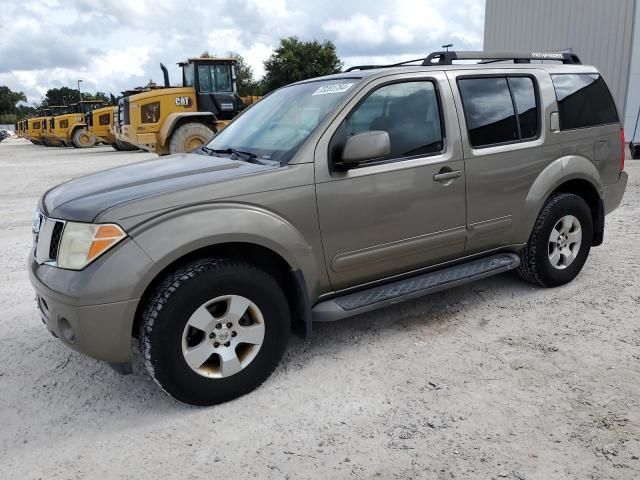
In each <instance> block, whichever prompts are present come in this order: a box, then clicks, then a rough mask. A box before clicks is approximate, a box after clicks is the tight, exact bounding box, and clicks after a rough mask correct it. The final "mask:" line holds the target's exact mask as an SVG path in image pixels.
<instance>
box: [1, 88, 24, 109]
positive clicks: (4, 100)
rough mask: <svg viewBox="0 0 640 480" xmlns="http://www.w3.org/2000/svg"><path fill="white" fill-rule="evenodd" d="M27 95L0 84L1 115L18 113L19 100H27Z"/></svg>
mask: <svg viewBox="0 0 640 480" xmlns="http://www.w3.org/2000/svg"><path fill="white" fill-rule="evenodd" d="M26 101H27V97H26V96H25V94H24V93H22V92H14V91H12V90H11V89H10V88H9V87H7V86H5V85H0V115H13V114H15V113H16V105H17V103H18V102H26Z"/></svg>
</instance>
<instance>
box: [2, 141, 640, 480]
mask: <svg viewBox="0 0 640 480" xmlns="http://www.w3.org/2000/svg"><path fill="white" fill-rule="evenodd" d="M151 156H152V155H150V154H147V153H124V152H115V151H112V150H111V149H110V148H107V147H99V148H94V149H90V150H77V149H61V148H45V147H37V146H33V145H30V144H28V143H26V142H21V141H16V140H7V141H5V142H2V144H0V172H1V173H0V175H1V176H2V189H0V220H1V221H0V262H1V263H0V266H1V268H0V285H1V288H0V308H1V309H2V313H3V315H2V321H1V322H0V392H1V393H0V425H1V428H0V478H24V479H30V478H34V479H35V478H47V479H51V478H60V479H68V478H104V479H108V478H194V479H196V478H203V477H205V476H212V477H214V478H220V477H222V478H274V479H281V478H290V479H299V478H318V479H327V478H355V479H359V478H371V477H373V478H382V479H388V478H400V479H408V478H433V479H452V478H474V479H475V478H486V479H490V478H495V479H503V478H506V479H516V480H524V479H527V480H530V479H542V480H549V479H578V478H580V479H609V478H610V479H614V478H615V479H635V478H638V477H640V460H639V459H638V458H639V456H640V350H639V346H640V327H639V324H640V313H639V306H640V294H639V293H638V292H640V183H639V179H640V162H637V161H628V162H627V170H628V172H629V174H630V181H629V186H628V188H627V193H626V195H625V197H624V200H623V203H622V206H621V207H620V209H618V210H617V211H616V212H614V214H612V215H611V216H610V217H608V218H607V231H606V235H605V243H604V245H602V246H601V247H598V248H595V249H594V250H593V251H592V253H591V256H590V258H589V260H588V262H587V264H586V266H585V269H584V270H583V272H582V273H581V275H580V276H579V277H578V278H577V279H576V281H574V282H573V283H571V284H569V285H566V286H564V287H561V288H557V289H550V290H545V289H540V288H535V287H532V286H531V285H529V284H526V283H524V282H522V281H520V280H519V278H518V277H517V275H515V274H512V273H510V274H505V275H502V276H499V277H494V278H491V279H486V280H484V281H481V282H478V283H475V284H472V285H467V286H464V287H460V288H456V289H453V290H449V291H446V292H442V293H438V294H434V295H432V296H430V297H425V298H423V299H421V300H418V301H413V302H408V303H405V304H402V305H398V306H395V307H393V308H387V309H385V310H382V311H378V312H375V313H372V314H367V315H362V316H360V317H357V318H354V319H351V320H347V321H344V322H340V323H335V324H319V325H316V326H315V334H314V336H313V338H312V339H311V340H310V341H308V342H305V341H302V340H299V339H297V338H293V339H292V341H291V345H290V348H289V350H288V352H287V354H286V357H285V359H284V361H283V363H282V365H281V366H280V367H279V368H278V369H277V370H276V372H275V374H274V375H273V376H272V377H271V378H270V379H269V380H268V381H267V382H266V383H265V384H264V385H263V386H262V387H261V388H260V389H258V390H257V391H256V392H254V393H252V394H250V395H247V396H245V397H243V398H241V399H238V400H236V401H233V402H230V403H227V404H224V405H220V406H217V407H213V408H206V409H202V408H191V407H187V406H184V405H181V404H179V403H176V402H174V401H173V400H171V399H170V398H168V397H166V396H165V395H164V394H163V393H162V392H161V391H160V390H159V389H158V388H157V387H156V385H155V384H154V383H153V382H152V381H151V380H150V379H149V377H148V376H147V375H146V374H145V372H144V369H143V366H142V364H141V362H140V361H139V358H138V357H136V359H135V362H134V370H135V372H134V375H130V376H127V377H122V376H118V375H117V374H116V373H114V372H113V371H111V370H110V369H109V367H107V366H106V365H104V364H102V363H99V362H97V361H94V360H91V359H88V358H86V357H84V356H82V355H79V354H77V353H74V352H72V351H70V350H68V349H67V348H65V347H64V346H63V345H62V344H61V343H60V342H59V341H57V340H55V339H54V338H53V337H51V335H49V334H48V333H47V331H46V330H45V328H44V327H43V325H42V323H41V321H40V319H39V318H38V314H37V311H36V309H35V304H34V301H33V290H32V288H31V286H30V284H29V280H28V278H27V272H26V268H25V261H26V256H27V253H28V251H29V248H30V244H31V234H30V224H31V219H32V217H33V210H34V208H35V206H36V202H37V199H38V197H39V196H40V194H41V193H42V192H44V191H45V190H46V189H48V188H49V187H51V186H53V185H55V184H57V183H59V182H62V181H64V180H67V179H70V178H73V177H77V176H80V175H82V174H85V173H89V172H93V171H97V170H102V169H105V168H110V167H112V166H116V165H121V164H125V163H130V162H135V161H140V160H143V159H146V158H149V157H151Z"/></svg>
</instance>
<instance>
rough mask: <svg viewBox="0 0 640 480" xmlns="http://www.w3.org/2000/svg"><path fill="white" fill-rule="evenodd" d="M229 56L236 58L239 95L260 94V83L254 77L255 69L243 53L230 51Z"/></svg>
mask: <svg viewBox="0 0 640 480" xmlns="http://www.w3.org/2000/svg"><path fill="white" fill-rule="evenodd" d="M229 56H230V57H231V58H234V59H235V60H236V86H237V87H238V95H240V96H241V97H244V96H246V95H260V85H259V83H258V82H256V81H255V79H254V78H253V69H252V68H251V66H250V65H248V64H247V62H246V61H245V59H244V58H243V57H242V55H239V54H237V53H231V52H229Z"/></svg>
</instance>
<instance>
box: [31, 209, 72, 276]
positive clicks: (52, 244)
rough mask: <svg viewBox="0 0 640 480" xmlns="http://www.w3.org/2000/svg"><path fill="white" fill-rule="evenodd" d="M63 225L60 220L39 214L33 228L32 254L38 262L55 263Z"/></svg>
mask: <svg viewBox="0 0 640 480" xmlns="http://www.w3.org/2000/svg"><path fill="white" fill-rule="evenodd" d="M64 226H65V222H64V221H62V220H56V219H53V218H47V217H45V216H44V215H42V214H39V218H38V220H37V221H35V222H34V228H33V241H34V255H35V257H36V260H37V262H38V263H41V264H42V263H46V264H49V265H55V264H56V261H57V259H58V250H59V249H60V242H61V240H62V233H63V231H64Z"/></svg>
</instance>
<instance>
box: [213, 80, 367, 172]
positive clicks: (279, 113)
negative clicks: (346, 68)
mask: <svg viewBox="0 0 640 480" xmlns="http://www.w3.org/2000/svg"><path fill="white" fill-rule="evenodd" d="M356 81H357V80H356V79H344V78H343V79H340V80H333V81H324V82H310V83H302V84H298V85H292V86H290V87H284V88H282V89H280V90H276V91H275V92H273V93H272V94H271V95H269V96H267V97H265V98H264V99H263V100H261V101H259V102H258V103H256V104H255V105H254V106H252V107H251V108H250V109H249V110H247V111H246V112H245V113H244V114H242V116H241V117H239V118H238V119H237V120H235V121H234V122H233V123H231V124H230V125H229V126H228V127H226V128H225V129H224V130H222V131H221V132H220V133H219V134H218V135H216V136H215V137H214V139H213V140H212V141H211V142H210V143H209V145H208V147H209V148H212V149H214V150H226V149H230V148H231V149H236V150H241V151H244V152H249V153H253V154H255V155H256V156H257V158H259V159H264V160H275V161H278V162H280V163H286V162H288V161H289V160H290V159H291V157H293V155H294V154H295V153H296V151H297V150H298V148H300V146H301V145H302V143H303V142H304V141H305V140H306V139H307V138H308V137H309V135H310V134H311V132H313V130H314V129H315V128H316V127H317V126H318V124H319V123H320V122H321V121H322V119H323V118H324V117H325V116H326V115H327V114H328V113H329V112H330V111H331V110H333V108H334V107H335V106H336V105H337V103H338V101H339V100H340V99H341V98H343V97H344V95H345V93H346V92H348V91H349V89H350V88H352V86H353V85H354V84H355V83H356Z"/></svg>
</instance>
